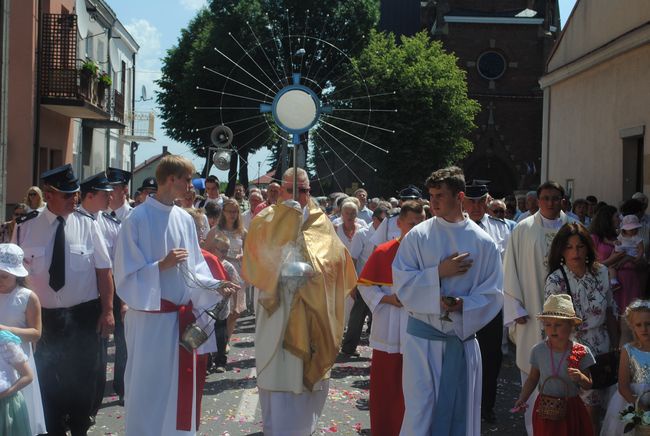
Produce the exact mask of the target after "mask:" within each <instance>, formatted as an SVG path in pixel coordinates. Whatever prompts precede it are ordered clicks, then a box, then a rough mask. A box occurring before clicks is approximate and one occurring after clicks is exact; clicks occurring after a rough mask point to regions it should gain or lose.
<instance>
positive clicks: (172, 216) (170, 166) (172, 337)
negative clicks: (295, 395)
mask: <svg viewBox="0 0 650 436" xmlns="http://www.w3.org/2000/svg"><path fill="white" fill-rule="evenodd" d="M193 173H194V166H193V165H192V163H191V162H190V161H189V160H187V159H185V158H183V157H180V156H174V155H168V156H165V157H164V158H163V159H162V160H161V161H160V164H159V165H158V168H157V169H156V180H157V182H158V191H157V193H156V194H155V195H153V196H149V197H147V199H146V201H145V202H144V203H143V204H142V205H140V206H139V207H137V208H135V209H134V210H133V211H132V212H131V214H130V215H129V216H128V217H127V218H126V219H125V220H124V221H123V223H122V229H121V230H120V234H119V236H118V240H117V244H116V247H115V270H114V273H115V283H116V287H117V293H118V294H119V296H120V298H121V299H122V300H123V301H124V302H125V303H126V304H127V305H128V306H129V310H128V311H127V313H126V317H125V329H126V343H127V349H128V356H129V357H128V360H127V364H126V374H125V382H126V383H125V387H126V391H125V412H126V434H127V435H131V436H160V435H165V436H170V435H194V434H196V430H197V427H198V421H199V420H198V418H199V417H200V413H201V402H200V401H201V395H202V391H203V383H204V382H205V370H206V368H205V366H206V364H207V355H206V354H205V353H209V352H211V351H216V347H215V341H214V340H208V341H206V342H205V343H204V344H203V345H202V346H201V347H199V348H198V349H196V350H193V352H188V351H187V350H186V349H184V348H182V347H180V346H179V344H180V342H179V336H180V334H181V333H182V332H183V331H184V330H185V328H186V327H187V325H189V324H191V323H192V322H193V321H194V320H195V318H196V317H198V320H197V323H199V325H200V326H202V327H203V328H204V330H206V332H208V333H209V332H210V331H212V326H207V325H206V323H207V321H208V317H207V315H206V314H205V313H204V312H203V311H204V310H205V309H209V308H211V307H213V306H214V305H215V304H216V303H217V302H218V301H219V300H220V299H221V296H220V295H219V294H218V293H217V292H215V289H216V288H220V290H221V292H223V293H224V294H229V293H231V292H232V291H233V288H235V286H234V285H232V284H231V283H229V282H219V281H215V280H214V279H213V278H212V275H211V273H210V269H209V268H208V265H207V264H206V263H205V261H204V259H203V256H202V255H201V249H200V248H199V241H198V237H197V234H196V226H195V225H194V220H193V219H192V217H191V216H190V215H189V214H188V213H187V212H185V211H184V210H183V209H181V208H180V207H178V206H175V205H174V199H176V198H182V197H183V195H184V194H185V193H186V192H187V191H188V190H189V188H190V186H192V174H193Z"/></svg>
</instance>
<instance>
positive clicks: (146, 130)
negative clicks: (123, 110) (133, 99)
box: [122, 112, 156, 142]
mask: <svg viewBox="0 0 650 436" xmlns="http://www.w3.org/2000/svg"><path fill="white" fill-rule="evenodd" d="M155 118H156V116H155V115H154V113H153V112H129V113H127V114H126V118H125V120H124V124H125V125H126V128H125V129H124V130H123V131H122V137H123V139H125V140H127V141H136V142H153V141H155V140H156V138H155V136H154V120H155Z"/></svg>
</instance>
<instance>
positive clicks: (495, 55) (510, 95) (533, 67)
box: [380, 0, 560, 196]
mask: <svg viewBox="0 0 650 436" xmlns="http://www.w3.org/2000/svg"><path fill="white" fill-rule="evenodd" d="M381 13H382V15H381V22H380V28H381V29H382V30H387V31H391V32H394V33H396V34H405V35H412V34H414V33H416V32H418V31H420V30H422V29H426V30H428V31H429V32H430V34H431V35H432V37H433V38H436V39H438V40H440V41H441V42H442V43H443V46H444V47H445V49H446V50H447V51H449V52H453V53H454V54H455V55H456V56H457V57H458V64H459V66H460V67H461V68H463V69H465V70H466V71H467V81H468V91H469V96H470V98H473V99H475V100H477V101H478V102H479V103H480V105H481V112H480V113H479V114H478V115H477V117H476V120H475V123H476V125H477V129H476V130H475V131H474V132H473V133H472V134H471V135H470V137H469V139H470V140H471V141H472V143H473V144H474V151H473V152H472V153H471V154H470V156H468V157H467V158H466V159H465V161H464V162H462V166H463V169H464V170H465V175H466V178H467V180H468V181H471V180H474V179H479V180H486V181H490V191H491V192H492V193H493V195H497V196H499V195H505V194H509V193H511V192H513V191H517V190H519V191H522V190H528V189H530V188H533V187H536V186H537V185H538V184H539V182H540V169H541V143H542V120H543V110H544V108H543V95H542V91H541V89H540V85H539V83H538V81H539V79H540V77H541V76H542V75H543V74H544V66H545V63H546V59H547V58H548V56H549V54H550V52H551V49H552V48H553V45H554V43H555V40H556V38H557V36H558V35H559V32H560V16H559V6H558V0H490V1H485V0H428V1H422V2H421V1H417V0H382V2H381Z"/></svg>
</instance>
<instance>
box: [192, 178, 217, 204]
mask: <svg viewBox="0 0 650 436" xmlns="http://www.w3.org/2000/svg"><path fill="white" fill-rule="evenodd" d="M204 194H205V199H203V200H201V201H200V202H199V203H198V204H197V205H196V207H198V208H201V207H205V205H206V204H207V203H217V204H218V205H219V206H222V207H223V195H221V193H220V192H219V179H218V178H217V176H208V177H206V179H205V193H204Z"/></svg>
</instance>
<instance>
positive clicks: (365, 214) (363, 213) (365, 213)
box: [357, 206, 372, 225]
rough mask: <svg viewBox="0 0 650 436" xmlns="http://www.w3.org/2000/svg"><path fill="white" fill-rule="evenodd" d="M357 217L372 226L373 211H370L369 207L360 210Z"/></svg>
mask: <svg viewBox="0 0 650 436" xmlns="http://www.w3.org/2000/svg"><path fill="white" fill-rule="evenodd" d="M357 216H358V217H359V218H361V219H362V220H364V221H365V222H366V224H367V225H370V224H372V211H371V210H370V209H368V206H364V207H363V209H361V210H359V213H358V214H357Z"/></svg>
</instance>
